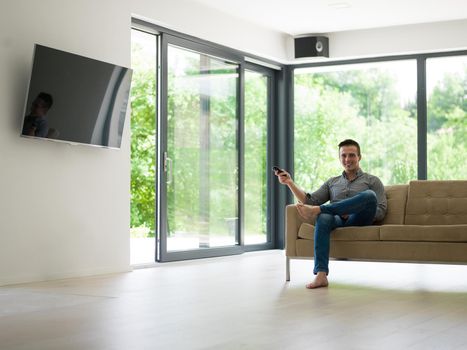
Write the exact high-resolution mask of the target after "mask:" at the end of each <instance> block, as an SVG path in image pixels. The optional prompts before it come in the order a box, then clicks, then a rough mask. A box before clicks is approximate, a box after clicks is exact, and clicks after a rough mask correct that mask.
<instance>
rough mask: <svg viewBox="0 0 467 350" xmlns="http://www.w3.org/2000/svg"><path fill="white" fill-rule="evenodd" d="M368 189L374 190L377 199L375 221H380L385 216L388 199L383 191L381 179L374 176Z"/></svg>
mask: <svg viewBox="0 0 467 350" xmlns="http://www.w3.org/2000/svg"><path fill="white" fill-rule="evenodd" d="M370 189H371V190H373V191H374V192H375V194H376V198H377V199H378V205H377V207H376V214H375V221H381V220H383V219H384V217H385V216H386V211H387V209H388V201H387V198H386V194H385V193H384V185H383V183H382V182H381V180H380V179H379V178H377V177H376V176H375V177H374V181H373V183H372V185H371V188H370Z"/></svg>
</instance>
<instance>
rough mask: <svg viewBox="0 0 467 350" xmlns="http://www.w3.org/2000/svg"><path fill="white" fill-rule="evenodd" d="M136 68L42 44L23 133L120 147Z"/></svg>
mask: <svg viewBox="0 0 467 350" xmlns="http://www.w3.org/2000/svg"><path fill="white" fill-rule="evenodd" d="M131 75H132V70H131V69H129V68H125V67H121V66H118V65H115V64H111V63H107V62H102V61H99V60H95V59H92V58H88V57H83V56H80V55H76V54H73V53H70V52H65V51H61V50H57V49H53V48H50V47H46V46H42V45H38V44H36V45H35V47H34V57H33V66H32V72H31V79H30V82H29V87H28V92H27V96H26V104H25V112H24V114H23V118H24V119H23V127H22V131H21V135H22V136H24V137H32V138H42V139H49V140H56V141H62V142H68V143H76V144H87V145H94V146H100V147H108V148H117V149H118V148H120V145H121V141H122V133H123V125H124V124H125V116H126V110H127V105H128V99H129V93H130V85H131Z"/></svg>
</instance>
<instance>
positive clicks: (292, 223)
mask: <svg viewBox="0 0 467 350" xmlns="http://www.w3.org/2000/svg"><path fill="white" fill-rule="evenodd" d="M304 222H305V220H304V219H303V218H302V217H301V216H300V214H299V213H298V210H297V207H296V205H294V204H290V205H288V206H287V207H286V208H285V255H286V256H297V249H296V244H295V242H296V240H297V239H298V230H299V229H300V226H301V225H302V224H303V223H304Z"/></svg>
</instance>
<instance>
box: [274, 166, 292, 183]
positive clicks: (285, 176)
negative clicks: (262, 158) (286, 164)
mask: <svg viewBox="0 0 467 350" xmlns="http://www.w3.org/2000/svg"><path fill="white" fill-rule="evenodd" d="M274 175H276V176H277V179H278V180H279V182H280V183H281V184H283V185H288V184H289V183H290V182H291V181H292V177H291V176H290V174H289V173H288V172H287V171H285V170H283V169H281V171H277V170H275V171H274Z"/></svg>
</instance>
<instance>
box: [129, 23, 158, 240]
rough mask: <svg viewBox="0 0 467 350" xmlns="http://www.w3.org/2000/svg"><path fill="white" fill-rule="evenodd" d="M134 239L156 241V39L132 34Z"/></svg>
mask: <svg viewBox="0 0 467 350" xmlns="http://www.w3.org/2000/svg"><path fill="white" fill-rule="evenodd" d="M131 35H132V36H131V40H132V46H131V48H132V54H131V59H132V62H131V65H132V68H133V80H132V86H131V204H130V205H131V207H130V208H131V220H130V225H131V231H130V232H131V236H132V237H146V236H149V237H154V230H155V228H154V207H155V186H154V184H155V159H156V145H155V140H156V128H155V119H156V91H157V90H156V64H155V59H156V38H155V36H154V35H150V34H147V33H144V32H140V31H137V30H132V33H131Z"/></svg>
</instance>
